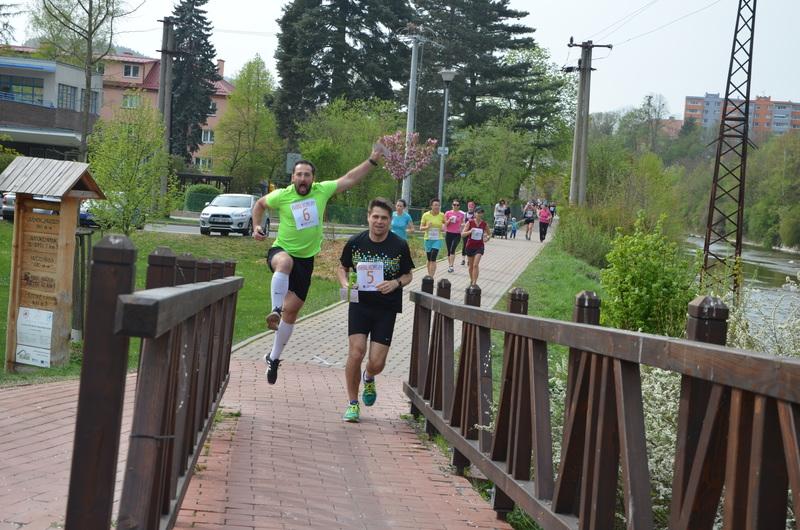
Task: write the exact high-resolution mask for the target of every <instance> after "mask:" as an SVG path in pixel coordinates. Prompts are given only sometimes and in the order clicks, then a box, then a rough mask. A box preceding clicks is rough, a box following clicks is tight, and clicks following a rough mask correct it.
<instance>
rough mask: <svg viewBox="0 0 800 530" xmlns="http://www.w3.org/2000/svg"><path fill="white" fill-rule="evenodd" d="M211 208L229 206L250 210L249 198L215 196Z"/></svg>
mask: <svg viewBox="0 0 800 530" xmlns="http://www.w3.org/2000/svg"><path fill="white" fill-rule="evenodd" d="M211 206H230V207H233V208H250V197H247V196H242V195H217V196H216V197H214V200H213V201H211Z"/></svg>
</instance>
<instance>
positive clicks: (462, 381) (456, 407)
mask: <svg viewBox="0 0 800 530" xmlns="http://www.w3.org/2000/svg"><path fill="white" fill-rule="evenodd" d="M464 304H465V305H468V306H472V307H480V306H481V288H480V287H478V286H477V285H470V286H469V287H467V288H466V289H465V290H464ZM478 333H479V328H478V327H477V326H474V325H472V324H463V325H462V328H461V356H460V358H459V362H458V376H457V377H456V387H455V390H454V392H453V402H452V411H451V413H450V416H449V417H450V423H451V425H454V426H458V425H461V421H462V416H463V410H464V407H465V406H468V405H467V399H468V396H467V395H466V394H467V388H468V387H469V386H471V385H468V384H467V380H468V378H469V377H470V374H469V370H470V368H471V367H473V366H474V363H473V362H471V359H472V357H473V356H476V357H480V353H479V352H477V351H474V350H478V349H479V347H478V337H477V335H478ZM481 423H482V424H484V425H485V424H487V423H484V422H481ZM486 434H488V435H489V437H491V434H490V433H486ZM483 438H484V433H481V435H480V439H481V442H483ZM469 465H470V461H469V460H468V459H467V457H465V456H464V455H463V454H462V453H461V452H460V451H459V450H458V449H456V448H455V447H454V448H453V467H455V468H456V473H457V474H458V475H463V474H464V470H465V469H466V467H467V466H469Z"/></svg>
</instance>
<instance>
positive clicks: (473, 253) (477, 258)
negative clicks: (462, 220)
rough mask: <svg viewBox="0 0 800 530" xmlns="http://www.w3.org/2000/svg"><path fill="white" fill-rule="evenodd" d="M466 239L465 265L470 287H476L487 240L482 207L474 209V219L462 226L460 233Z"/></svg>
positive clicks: (487, 231) (487, 230) (487, 235)
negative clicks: (467, 267)
mask: <svg viewBox="0 0 800 530" xmlns="http://www.w3.org/2000/svg"><path fill="white" fill-rule="evenodd" d="M461 234H462V235H463V236H464V237H467V238H469V239H467V265H468V266H469V281H470V285H478V275H479V273H480V263H481V257H482V256H483V252H484V248H485V244H486V241H488V240H489V227H488V225H487V224H486V221H484V220H483V207H482V206H478V207H477V208H475V217H474V218H473V219H470V220H469V221H468V222H467V224H466V225H464V231H463V232H462V233H461Z"/></svg>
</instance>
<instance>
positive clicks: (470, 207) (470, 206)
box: [461, 201, 475, 267]
mask: <svg viewBox="0 0 800 530" xmlns="http://www.w3.org/2000/svg"><path fill="white" fill-rule="evenodd" d="M473 217H475V201H469V202H468V203H467V211H466V212H464V223H465V224H466V222H467V221H469V220H470V219H472V218H473ZM466 259H467V238H466V237H462V238H461V266H462V267H463V266H464V264H465V260H466Z"/></svg>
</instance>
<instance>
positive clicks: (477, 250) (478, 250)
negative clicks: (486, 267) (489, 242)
mask: <svg viewBox="0 0 800 530" xmlns="http://www.w3.org/2000/svg"><path fill="white" fill-rule="evenodd" d="M485 248H486V247H478V248H468V249H467V257H470V258H471V257H472V256H474V255H476V254H480V255H481V256H483V251H484V249H485Z"/></svg>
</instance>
